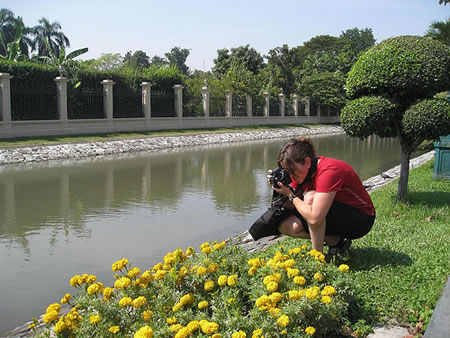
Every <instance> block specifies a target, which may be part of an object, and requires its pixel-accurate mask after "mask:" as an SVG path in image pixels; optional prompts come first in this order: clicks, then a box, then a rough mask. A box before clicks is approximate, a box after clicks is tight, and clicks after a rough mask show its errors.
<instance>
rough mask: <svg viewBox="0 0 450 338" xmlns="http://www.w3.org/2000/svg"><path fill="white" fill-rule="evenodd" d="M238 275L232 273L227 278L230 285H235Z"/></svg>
mask: <svg viewBox="0 0 450 338" xmlns="http://www.w3.org/2000/svg"><path fill="white" fill-rule="evenodd" d="M237 279H238V275H231V276H228V278H227V284H228V286H235V285H236V283H237Z"/></svg>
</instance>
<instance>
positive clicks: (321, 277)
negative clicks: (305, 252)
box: [314, 272, 325, 282]
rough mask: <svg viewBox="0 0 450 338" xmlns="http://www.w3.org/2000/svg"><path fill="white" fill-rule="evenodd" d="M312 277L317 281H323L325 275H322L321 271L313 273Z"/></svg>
mask: <svg viewBox="0 0 450 338" xmlns="http://www.w3.org/2000/svg"><path fill="white" fill-rule="evenodd" d="M314 279H315V280H316V281H318V282H323V281H324V279H325V277H324V276H323V274H322V273H321V272H316V273H315V274H314Z"/></svg>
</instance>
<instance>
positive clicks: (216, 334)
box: [211, 333, 222, 338]
mask: <svg viewBox="0 0 450 338" xmlns="http://www.w3.org/2000/svg"><path fill="white" fill-rule="evenodd" d="M211 338H222V335H221V334H220V333H214V334H213V335H212V336H211Z"/></svg>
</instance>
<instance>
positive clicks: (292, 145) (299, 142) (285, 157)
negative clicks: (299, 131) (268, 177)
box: [278, 137, 316, 172]
mask: <svg viewBox="0 0 450 338" xmlns="http://www.w3.org/2000/svg"><path fill="white" fill-rule="evenodd" d="M307 157H309V158H311V159H314V158H315V157H316V150H315V149H314V145H313V143H312V141H311V139H310V138H309V137H300V138H292V139H290V140H289V141H288V142H287V143H286V144H285V145H284V147H283V148H282V149H281V150H280V154H279V155H278V166H279V167H280V168H281V167H283V166H282V164H284V165H285V166H286V167H287V168H285V169H287V171H288V172H293V171H294V170H293V169H294V168H293V166H294V163H300V164H305V159H306V158H307Z"/></svg>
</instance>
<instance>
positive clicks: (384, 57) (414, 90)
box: [346, 36, 450, 106]
mask: <svg viewBox="0 0 450 338" xmlns="http://www.w3.org/2000/svg"><path fill="white" fill-rule="evenodd" d="M449 53H450V52H449V50H448V48H447V47H446V46H445V45H443V44H441V43H439V42H437V41H433V40H430V39H427V38H423V37H418V36H400V37H396V38H391V39H387V40H384V41H382V42H381V43H380V44H378V45H377V46H375V47H373V48H371V49H369V50H368V51H367V52H366V53H364V54H363V55H362V56H361V57H360V58H359V59H358V61H357V62H356V63H355V64H354V65H353V67H352V69H351V71H350V72H349V74H348V79H347V86H346V89H347V95H348V96H349V97H351V98H355V97H358V96H362V95H371V94H375V95H380V94H381V95H388V96H392V97H395V98H397V100H398V101H399V102H401V103H402V104H403V105H406V106H407V105H408V104H410V103H412V102H413V101H415V100H417V99H418V98H423V97H430V96H433V95H434V94H435V93H437V92H439V91H442V90H446V89H448V88H450V54H449Z"/></svg>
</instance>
